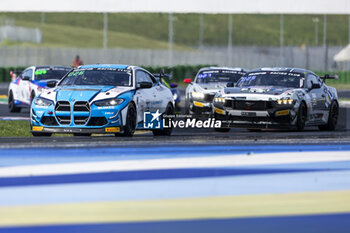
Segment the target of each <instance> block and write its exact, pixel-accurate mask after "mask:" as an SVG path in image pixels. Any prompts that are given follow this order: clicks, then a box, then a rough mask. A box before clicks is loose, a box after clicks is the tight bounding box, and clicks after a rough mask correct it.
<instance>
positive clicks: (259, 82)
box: [236, 72, 305, 88]
mask: <svg viewBox="0 0 350 233" xmlns="http://www.w3.org/2000/svg"><path fill="white" fill-rule="evenodd" d="M304 80H305V79H304V75H303V74H301V73H293V72H259V73H250V74H247V75H245V76H243V77H242V78H241V79H240V80H239V82H238V83H237V85H236V86H237V87H248V86H278V87H293V88H301V87H303V86H304Z"/></svg>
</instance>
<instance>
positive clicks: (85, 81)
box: [59, 69, 132, 86]
mask: <svg viewBox="0 0 350 233" xmlns="http://www.w3.org/2000/svg"><path fill="white" fill-rule="evenodd" d="M130 72H131V71H130V70H123V69H76V70H73V71H72V72H70V73H69V74H68V75H67V76H66V77H65V78H64V79H63V80H62V82H61V83H60V84H59V85H60V86H64V85H99V86H131V85H132V81H131V80H132V79H131V75H130Z"/></svg>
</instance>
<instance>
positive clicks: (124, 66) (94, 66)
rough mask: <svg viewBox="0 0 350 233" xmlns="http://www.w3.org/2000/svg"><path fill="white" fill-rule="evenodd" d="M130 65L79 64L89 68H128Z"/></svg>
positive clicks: (83, 67)
mask: <svg viewBox="0 0 350 233" xmlns="http://www.w3.org/2000/svg"><path fill="white" fill-rule="evenodd" d="M129 67H130V66H129V65H122V64H92V65H82V66H79V68H81V69H88V68H102V69H103V68H106V69H108V68H109V69H127V68H129Z"/></svg>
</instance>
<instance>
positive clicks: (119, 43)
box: [3, 21, 190, 50]
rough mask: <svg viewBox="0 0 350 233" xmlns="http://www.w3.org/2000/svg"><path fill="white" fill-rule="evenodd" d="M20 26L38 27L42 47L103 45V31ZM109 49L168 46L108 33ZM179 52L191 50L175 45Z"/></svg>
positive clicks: (89, 46)
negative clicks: (40, 32)
mask: <svg viewBox="0 0 350 233" xmlns="http://www.w3.org/2000/svg"><path fill="white" fill-rule="evenodd" d="M17 24H18V25H21V26H25V27H38V28H40V29H41V31H42V37H43V43H42V44H40V46H53V47H60V46H62V47H63V46H68V47H82V48H99V47H101V46H102V44H103V35H102V31H101V30H96V29H91V28H81V27H74V26H68V25H59V24H43V25H41V24H39V25H37V24H36V23H34V22H25V21H17ZM15 44H17V43H14V42H10V41H4V43H3V45H15ZM22 45H32V46H39V45H38V44H34V43H22ZM108 46H109V47H122V48H149V49H167V48H168V44H167V43H166V42H163V41H159V40H155V39H150V38H145V37H142V36H138V35H134V34H128V33H124V32H113V31H111V32H109V33H108ZM174 49H177V50H189V49H190V48H187V47H185V46H178V45H174Z"/></svg>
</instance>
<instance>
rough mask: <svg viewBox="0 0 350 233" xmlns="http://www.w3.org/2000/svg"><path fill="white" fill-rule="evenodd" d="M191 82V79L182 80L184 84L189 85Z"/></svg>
mask: <svg viewBox="0 0 350 233" xmlns="http://www.w3.org/2000/svg"><path fill="white" fill-rule="evenodd" d="M191 82H192V81H191V79H190V78H185V79H184V83H191Z"/></svg>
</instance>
